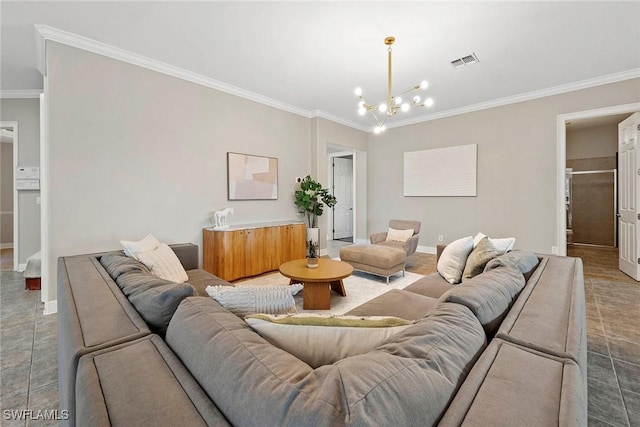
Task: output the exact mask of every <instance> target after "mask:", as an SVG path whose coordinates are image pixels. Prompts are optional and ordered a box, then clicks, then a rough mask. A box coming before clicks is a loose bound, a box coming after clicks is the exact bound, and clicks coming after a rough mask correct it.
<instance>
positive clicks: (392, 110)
mask: <svg viewBox="0 0 640 427" xmlns="http://www.w3.org/2000/svg"><path fill="white" fill-rule="evenodd" d="M395 41H396V39H395V37H387V38H385V39H384V44H386V45H387V46H388V47H387V51H388V71H389V78H388V83H389V90H388V96H387V101H386V102H381V103H379V104H368V103H367V101H365V99H364V97H363V96H362V88H360V87H357V88H356V90H355V94H356V96H357V97H358V98H360V102H359V103H358V114H360V115H361V116H364V115H365V114H367V112H369V113H371V115H372V116H373V118H374V119H375V121H376V127H375V128H373V133H376V134H378V133H380V132H382V131H384V130H385V129H386V127H385V125H384V123H385V121H386V120H387V119H388V118H389V117H393V116H395V115H396V113H397V112H398V111H403V112H405V111H409V110H410V109H412V108H414V107H431V106H432V105H433V99H431V98H427V99H425V100H424V101H423V100H422V99H421V98H420V95H414V96H413V97H412V98H411V101H409V102H402V101H403V99H402V97H401V95H407V94H409V95H408V96H411V95H410V94H412V93H414V92H417V91H419V90H423V89H426V88H427V87H428V86H429V84H428V83H427V81H426V80H423V81H422V82H421V83H420V84H419V85H416V86H413V87H412V88H411V89H409V90H406V91H404V92H402V93H399V94H397V95H395V96H394V95H393V92H392V90H391V45H392V44H393V43H394V42H395ZM378 113H379V114H380V117H381V118H378Z"/></svg>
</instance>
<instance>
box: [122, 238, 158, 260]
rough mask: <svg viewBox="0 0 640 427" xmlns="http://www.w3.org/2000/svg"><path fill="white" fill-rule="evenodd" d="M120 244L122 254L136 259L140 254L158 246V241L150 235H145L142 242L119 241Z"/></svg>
mask: <svg viewBox="0 0 640 427" xmlns="http://www.w3.org/2000/svg"><path fill="white" fill-rule="evenodd" d="M120 244H121V245H122V247H123V249H124V254H125V255H126V256H128V257H132V258H136V255H137V254H139V253H140V252H149V251H152V250H154V249H157V248H158V246H160V242H159V241H158V239H156V238H155V237H153V235H152V234H147V235H146V236H145V237H144V238H143V239H142V240H138V241H133V240H120Z"/></svg>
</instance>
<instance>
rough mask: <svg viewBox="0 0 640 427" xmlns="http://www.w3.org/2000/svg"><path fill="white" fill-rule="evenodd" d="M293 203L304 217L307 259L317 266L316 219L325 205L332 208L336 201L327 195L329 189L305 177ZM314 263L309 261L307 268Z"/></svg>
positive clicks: (318, 248)
mask: <svg viewBox="0 0 640 427" xmlns="http://www.w3.org/2000/svg"><path fill="white" fill-rule="evenodd" d="M294 203H295V205H296V206H297V207H298V211H299V212H300V213H303V214H304V215H305V219H306V223H307V248H308V249H309V259H312V260H314V261H315V265H316V266H317V258H318V256H319V252H320V241H319V236H320V233H319V230H318V217H319V216H321V215H322V213H323V210H324V206H325V205H326V206H327V207H329V208H332V207H334V206H335V205H336V203H337V200H336V198H335V197H333V195H331V193H329V189H327V188H322V184H320V183H319V182H318V181H315V180H314V179H312V178H311V176H309V175H307V176H306V177H304V178H303V179H302V181H300V189H299V190H296V191H295V193H294ZM314 261H310V262H309V266H311V264H312V263H314Z"/></svg>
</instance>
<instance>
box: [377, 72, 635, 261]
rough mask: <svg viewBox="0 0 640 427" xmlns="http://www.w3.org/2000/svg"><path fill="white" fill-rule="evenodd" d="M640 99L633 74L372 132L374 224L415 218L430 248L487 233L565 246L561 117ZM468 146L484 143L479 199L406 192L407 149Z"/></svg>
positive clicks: (521, 243)
mask: <svg viewBox="0 0 640 427" xmlns="http://www.w3.org/2000/svg"><path fill="white" fill-rule="evenodd" d="M638 101H640V79H633V80H627V81H623V82H618V83H614V84H608V85H603V86H598V87H594V88H590V89H584V90H579V91H574V92H569V93H565V94H561V95H555V96H550V97H546V98H540V99H536V100H532V101H527V102H521V103H517V104H511V105H507V106H503V107H497V108H492V109H487V110H482V111H477V112H473V113H468V114H462V115H459V116H454V117H449V118H443V119H439V120H433V121H428V122H424V123H419V124H416V125H411V126H405V127H401V128H394V129H389V130H387V131H386V132H385V133H384V134H382V135H373V134H371V135H370V136H369V151H368V158H369V164H368V170H369V174H368V188H369V193H368V204H369V206H368V213H369V224H368V228H369V229H370V230H372V229H384V228H385V227H386V224H387V221H388V220H389V218H409V219H416V220H420V221H422V231H421V233H420V235H421V237H420V245H423V246H428V247H433V246H435V245H436V244H437V243H438V241H437V238H438V235H443V236H444V240H445V242H451V241H453V240H455V239H457V238H459V237H462V236H465V235H473V234H475V233H477V232H478V231H482V232H483V233H485V234H488V235H490V236H494V237H501V236H515V237H516V238H517V242H516V247H518V248H526V249H529V250H532V251H537V252H542V253H549V252H550V251H551V247H552V246H556V245H557V244H558V243H557V242H556V238H557V233H556V220H557V218H556V213H557V207H556V203H557V202H556V201H557V196H556V188H557V177H556V175H557V116H558V115H560V114H568V113H573V112H579V111H585V110H590V109H596V108H602V107H608V106H615V105H622V104H628V103H632V102H638ZM465 144H478V175H477V179H478V181H477V183H478V184H477V185H478V187H477V190H478V191H477V197H403V195H402V194H403V190H402V187H403V172H402V171H403V153H404V152H406V151H415V150H425V149H429V148H440V147H451V146H458V145H465Z"/></svg>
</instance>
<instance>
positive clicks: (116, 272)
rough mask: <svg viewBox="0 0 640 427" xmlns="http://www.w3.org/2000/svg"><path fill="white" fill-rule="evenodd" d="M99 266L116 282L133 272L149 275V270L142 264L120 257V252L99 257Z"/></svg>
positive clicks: (126, 257)
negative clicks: (123, 275) (121, 276)
mask: <svg viewBox="0 0 640 427" xmlns="http://www.w3.org/2000/svg"><path fill="white" fill-rule="evenodd" d="M100 264H102V266H103V267H104V269H105V270H107V273H109V276H111V278H112V279H113V280H116V279H117V278H118V277H120V275H122V274H125V273H129V272H134V271H135V272H140V273H147V274H149V269H148V268H147V267H146V266H145V265H144V264H143V263H141V262H140V261H137V260H135V259H133V258H129V257H128V256H125V255H122V253H121V252H120V253H111V254H106V255H104V256H102V257H100Z"/></svg>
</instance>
